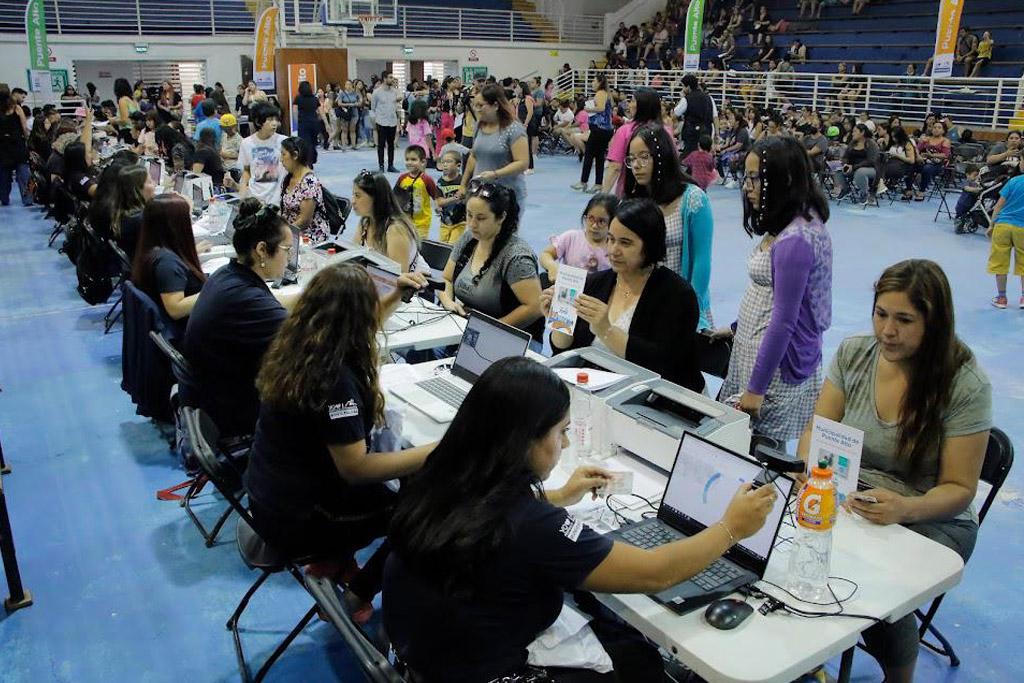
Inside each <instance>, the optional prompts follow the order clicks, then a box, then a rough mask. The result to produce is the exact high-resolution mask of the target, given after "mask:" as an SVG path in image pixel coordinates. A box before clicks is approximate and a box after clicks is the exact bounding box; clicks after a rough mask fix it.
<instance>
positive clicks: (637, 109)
mask: <svg viewBox="0 0 1024 683" xmlns="http://www.w3.org/2000/svg"><path fill="white" fill-rule="evenodd" d="M628 114H629V119H630V120H629V122H627V123H624V124H622V125H621V126H619V128H618V130H616V131H615V134H614V135H612V139H611V142H609V143H608V156H607V160H606V164H605V170H604V185H603V186H602V188H601V191H602V192H612V193H614V194H617V195H619V196H620V197H621V196H622V192H623V187H624V186H625V178H623V176H622V175H621V171H622V163H623V162H624V161H625V160H626V154H628V153H629V141H630V140H631V139H632V138H633V133H634V132H635V131H636V129H637V128H638V127H640V126H644V125H647V124H649V123H658V122H660V121H661V96H659V95H658V92H657V91H656V90H654V89H653V88H637V89H636V92H634V93H633V98H632V99H631V100H630V101H629V112H628ZM672 144H673V145H675V138H672ZM673 149H674V147H673Z"/></svg>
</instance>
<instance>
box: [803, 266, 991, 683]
mask: <svg viewBox="0 0 1024 683" xmlns="http://www.w3.org/2000/svg"><path fill="white" fill-rule="evenodd" d="M872 324H873V326H874V331H873V334H868V335H859V336H853V337H848V338H847V339H846V340H845V341H843V343H842V344H840V346H839V350H838V351H837V352H836V355H835V357H834V358H833V360H832V365H831V367H830V369H829V372H828V377H827V378H826V379H825V382H824V385H823V386H822V389H821V395H820V396H819V397H818V402H817V405H816V406H815V409H814V413H815V414H816V415H821V416H822V417H826V418H828V419H830V420H837V421H840V422H842V423H843V424H846V425H849V426H851V427H855V428H857V429H860V430H863V432H864V449H863V454H862V456H861V469H860V479H861V481H862V482H864V483H866V484H868V485H869V486H870V487H871V488H870V489H868V490H866V491H863V495H865V496H871V497H872V498H873V499H874V500H876V501H877V502H873V503H869V502H866V501H864V500H857V499H854V498H847V504H848V506H849V509H850V510H851V511H853V512H855V513H857V514H858V515H860V516H861V517H863V518H864V519H866V520H868V521H869V522H873V523H875V524H881V525H888V524H902V525H904V526H906V527H907V528H908V529H910V530H912V531H915V532H917V533H919V534H921V535H923V536H926V537H928V538H930V539H932V540H934V541H936V542H938V543H941V544H943V545H944V546H946V547H948V548H951V549H952V550H954V551H955V552H956V553H957V554H959V555H960V557H962V558H963V559H964V561H965V562H966V561H967V560H968V558H970V556H971V552H972V551H973V550H974V543H975V540H976V538H977V533H978V518H977V514H976V513H975V511H974V508H973V506H972V504H971V503H972V501H973V500H974V495H975V493H976V491H977V487H978V475H979V472H980V471H981V466H982V462H983V461H984V458H985V449H986V445H987V443H988V436H989V429H990V428H991V426H992V386H991V384H990V383H989V380H988V377H986V375H985V373H984V371H983V370H982V369H981V367H979V365H978V362H977V360H976V358H975V357H974V354H972V353H971V350H970V349H969V348H968V347H967V346H966V345H965V344H964V343H963V342H961V341H960V339H959V338H958V337H957V336H956V330H955V327H954V314H953V300H952V294H951V292H950V287H949V282H948V280H947V279H946V275H945V273H943V272H942V269H941V268H940V267H939V266H938V264H936V263H934V262H932V261H926V260H920V259H914V260H909V261H902V262H900V263H897V264H895V265H892V266H890V267H889V268H887V269H886V270H885V272H883V273H882V276H881V277H880V278H879V280H878V282H877V283H875V300H874V310H873V313H872ZM811 424H812V423H811V422H809V423H808V425H807V429H806V430H805V431H804V433H803V436H802V437H801V439H800V445H799V448H798V453H799V455H800V456H801V457H802V458H804V459H805V460H806V459H807V457H808V455H809V453H808V451H809V448H810V441H811V430H812V427H811ZM911 571H912V570H911ZM918 639H919V636H918V622H917V618H916V617H915V616H914V614H913V612H911V613H910V614H908V615H907V616H905V617H903V618H902V619H900V620H898V621H896V622H894V623H886V622H881V623H879V624H876V625H874V626H871V627H870V628H868V629H867V630H865V631H864V642H865V644H866V647H867V650H868V652H870V653H871V654H872V655H874V657H875V658H876V659H877V660H878V661H879V663H880V664H881V665H882V670H883V671H884V673H885V680H886V681H890V682H892V683H909V682H910V681H912V680H913V677H914V666H915V662H916V660H917V652H918V648H919V644H918Z"/></svg>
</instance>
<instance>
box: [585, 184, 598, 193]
mask: <svg viewBox="0 0 1024 683" xmlns="http://www.w3.org/2000/svg"><path fill="white" fill-rule="evenodd" d="M583 191H584V192H586V193H587V194H597V193H598V192H600V191H601V186H600V185H591V186H590V187H588V188H586V189H584V190H583Z"/></svg>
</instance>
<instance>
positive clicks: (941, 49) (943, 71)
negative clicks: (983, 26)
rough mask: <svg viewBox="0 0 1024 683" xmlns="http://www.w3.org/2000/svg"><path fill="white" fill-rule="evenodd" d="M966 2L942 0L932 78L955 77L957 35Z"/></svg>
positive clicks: (936, 32)
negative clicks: (954, 63) (954, 61)
mask: <svg viewBox="0 0 1024 683" xmlns="http://www.w3.org/2000/svg"><path fill="white" fill-rule="evenodd" d="M963 9H964V0H940V2H939V23H938V25H937V26H936V28H935V56H934V57H933V58H932V78H949V77H950V76H952V75H953V58H954V56H955V55H956V34H957V32H958V31H959V30H960V13H961V12H962V11H963Z"/></svg>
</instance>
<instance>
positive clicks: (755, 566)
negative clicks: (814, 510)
mask: <svg viewBox="0 0 1024 683" xmlns="http://www.w3.org/2000/svg"><path fill="white" fill-rule="evenodd" d="M748 481H750V482H754V486H755V488H756V487H758V486H777V487H778V494H779V495H778V497H777V498H776V499H775V507H773V508H772V511H771V512H770V513H768V518H767V520H765V523H764V526H763V527H761V530H760V531H758V532H757V533H756V534H754V535H753V536H751V537H750V538H745V539H743V540H741V541H740V542H739V543H737V544H736V545H734V546H733V547H732V549H730V550H729V552H727V553H726V554H725V555H724V556H722V557H721V558H720V559H718V560H716V561H715V562H714V563H712V564H711V566H710V567H708V568H707V569H705V570H704V571H702V572H701V573H699V574H697V575H696V576H694V577H693V578H691V579H689V580H688V581H684V582H682V583H680V584H676V585H675V586H672V587H671V588H668V589H667V590H664V591H662V592H660V593H657V594H656V595H652V596H651V597H652V598H654V600H656V601H657V602H660V603H661V604H663V605H665V606H666V607H669V608H670V609H672V610H673V611H674V612H677V613H679V614H683V613H686V612H689V611H690V610H693V609H697V608H698V607H701V606H703V605H706V604H708V603H710V602H712V601H714V600H717V599H718V598H722V597H725V596H726V595H729V594H730V593H732V592H733V591H735V590H736V589H737V588H740V587H742V586H747V585H750V584H752V583H754V582H755V581H759V580H760V579H762V578H763V577H764V572H765V569H766V568H767V566H768V559H769V558H770V557H771V554H772V548H774V546H775V541H776V538H777V537H778V534H779V527H780V526H781V525H782V519H783V517H784V516H785V514H786V504H787V501H788V500H789V495H790V493H791V491H792V489H793V480H791V479H787V478H785V477H783V476H781V475H779V474H777V473H775V472H770V471H768V470H765V469H764V467H763V466H762V465H761V464H760V463H758V462H756V461H755V460H753V459H751V458H749V457H748V456H745V455H740V454H739V453H734V452H733V451H730V450H727V449H725V448H722V447H721V446H718V445H717V444H714V443H712V442H710V441H708V440H707V439H703V438H701V437H699V436H696V435H695V434H691V433H690V432H686V433H684V434H683V438H682V439H681V440H680V442H679V450H678V451H677V452H676V460H675V464H674V465H673V466H672V474H670V475H669V478H668V483H667V484H666V486H665V494H664V496H663V497H662V500H661V506H660V507H659V509H658V516H657V517H656V518H652V519H646V520H643V521H640V522H635V523H632V524H627V525H625V526H622V527H620V528H619V529H617V530H616V531H613V532H612V533H610V534H609V536H610V537H611V538H614V539H616V540H619V541H624V542H626V543H629V544H631V545H635V546H639V547H641V548H653V547H656V546H659V545H664V544H665V543H671V542H672V541H675V540H678V539H680V538H687V537H690V536H693V535H695V534H698V533H700V532H701V531H704V529H706V528H708V527H709V526H711V525H713V524H715V523H717V522H718V521H719V520H720V519H721V518H722V515H723V514H724V513H725V509H726V508H727V507H728V506H729V502H730V501H731V500H732V497H733V495H734V494H735V493H736V489H737V488H738V487H739V486H740V484H742V483H744V482H748Z"/></svg>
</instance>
